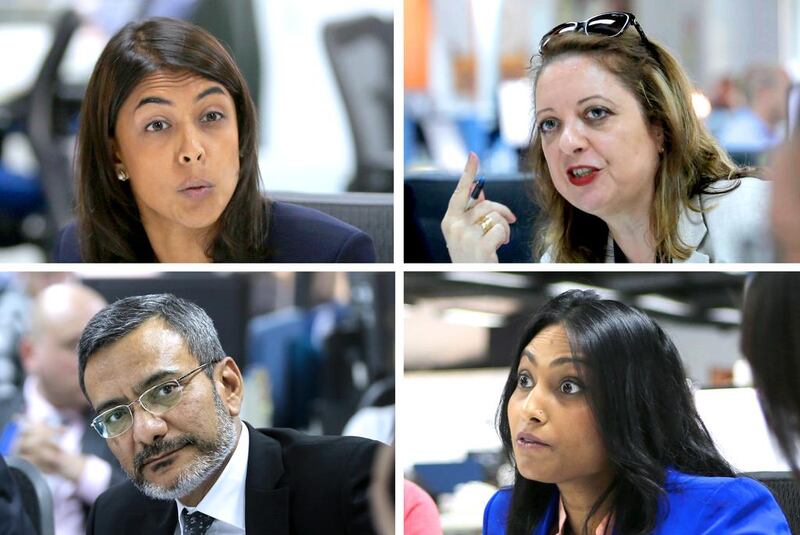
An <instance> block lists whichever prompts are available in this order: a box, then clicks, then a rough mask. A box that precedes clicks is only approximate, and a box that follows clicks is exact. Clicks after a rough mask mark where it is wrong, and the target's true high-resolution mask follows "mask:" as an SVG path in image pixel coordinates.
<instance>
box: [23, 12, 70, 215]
mask: <svg viewBox="0 0 800 535" xmlns="http://www.w3.org/2000/svg"><path fill="white" fill-rule="evenodd" d="M79 26H80V18H79V17H78V15H77V14H76V13H75V12H74V11H71V10H67V11H65V12H64V13H63V14H62V15H61V16H60V17H59V18H58V20H57V22H56V25H55V32H54V34H55V37H54V39H53V44H52V46H51V47H50V51H49V52H48V53H47V56H46V57H45V60H44V64H43V66H42V69H41V71H39V75H38V77H37V78H36V81H35V82H34V84H33V89H31V94H30V103H29V116H28V124H27V133H28V137H29V139H30V141H31V146H32V148H33V152H34V154H35V155H36V160H37V161H38V162H39V169H40V176H41V181H42V188H43V190H44V195H45V198H46V200H47V211H48V216H49V223H50V226H51V227H52V228H54V229H55V230H57V229H59V228H61V227H63V226H64V225H66V224H67V222H68V221H69V220H70V219H71V218H72V203H73V199H74V195H73V190H72V170H71V169H72V167H71V164H70V158H69V157H68V156H67V154H66V153H65V152H64V150H63V147H62V146H61V139H60V138H59V135H60V132H59V130H60V128H59V126H60V125H58V122H57V119H58V115H57V114H56V113H55V112H56V111H57V109H58V108H60V106H57V101H56V96H57V93H58V92H59V74H58V70H59V67H60V66H61V61H62V59H63V58H64V52H65V51H66V49H67V45H68V44H69V41H70V40H71V39H72V36H73V34H74V33H75V30H77V29H78V27H79Z"/></svg>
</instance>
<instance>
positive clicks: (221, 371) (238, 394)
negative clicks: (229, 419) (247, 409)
mask: <svg viewBox="0 0 800 535" xmlns="http://www.w3.org/2000/svg"><path fill="white" fill-rule="evenodd" d="M215 367H216V370H215V371H214V387H215V388H216V389H217V394H219V397H220V399H221V400H222V404H223V405H224V406H225V407H226V408H227V409H228V414H230V415H231V416H238V415H239V413H240V412H241V410H242V398H243V396H244V379H243V378H242V372H241V371H239V366H237V365H236V362H235V361H234V360H233V359H232V358H231V357H225V358H224V359H223V360H222V361H221V362H218V363H217V364H216V366H215Z"/></svg>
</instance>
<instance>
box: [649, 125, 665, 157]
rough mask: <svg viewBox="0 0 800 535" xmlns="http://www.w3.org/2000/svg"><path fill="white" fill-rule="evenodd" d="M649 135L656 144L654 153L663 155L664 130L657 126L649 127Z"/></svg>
mask: <svg viewBox="0 0 800 535" xmlns="http://www.w3.org/2000/svg"><path fill="white" fill-rule="evenodd" d="M650 135H651V136H652V138H653V142H654V143H655V144H656V152H658V154H664V150H665V148H664V128H663V127H662V126H661V125H659V124H652V125H650Z"/></svg>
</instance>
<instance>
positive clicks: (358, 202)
mask: <svg viewBox="0 0 800 535" xmlns="http://www.w3.org/2000/svg"><path fill="white" fill-rule="evenodd" d="M269 197H270V198H271V199H273V200H276V201H283V202H290V203H293V204H299V205H300V206H307V207H309V208H314V209H316V210H319V211H320V212H325V213H326V214H328V215H332V216H333V217H335V218H337V219H341V220H342V221H344V222H345V223H350V224H351V225H353V226H354V227H356V228H358V229H361V230H363V231H364V232H366V233H367V234H369V235H370V236H371V237H372V241H373V242H374V243H375V253H376V255H377V261H378V262H391V261H392V259H393V258H394V252H393V251H394V238H393V232H392V230H393V228H394V201H393V198H392V195H391V194H390V193H336V194H322V193H320V194H309V193H289V192H277V193H272V192H270V194H269Z"/></svg>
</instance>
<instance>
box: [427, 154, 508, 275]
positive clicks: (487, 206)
mask: <svg viewBox="0 0 800 535" xmlns="http://www.w3.org/2000/svg"><path fill="white" fill-rule="evenodd" d="M477 171H478V157H477V156H476V155H475V153H473V152H470V153H469V158H468V159H467V165H466V167H465V168H464V174H463V175H461V178H460V179H459V180H458V187H456V190H455V192H453V195H452V197H450V203H449V204H448V205H447V213H445V215H444V219H442V233H443V234H444V239H445V241H446V242H447V249H448V250H449V251H450V259H451V260H452V261H453V262H497V249H499V248H500V246H501V245H505V244H506V243H508V240H509V239H510V238H511V227H510V225H511V224H512V223H515V222H516V221H517V217H516V216H515V215H514V214H513V213H512V212H511V210H509V209H508V208H507V207H506V206H504V205H502V204H500V203H497V202H492V201H487V200H486V198H485V197H484V195H483V192H481V194H480V196H479V197H478V201H477V204H475V205H473V206H472V208H470V209H469V210H467V211H464V207H465V206H466V204H467V200H468V199H469V194H470V185H471V184H472V183H473V181H474V180H475V173H477ZM487 219H488V221H489V223H485V221H487ZM482 223H483V225H482Z"/></svg>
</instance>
